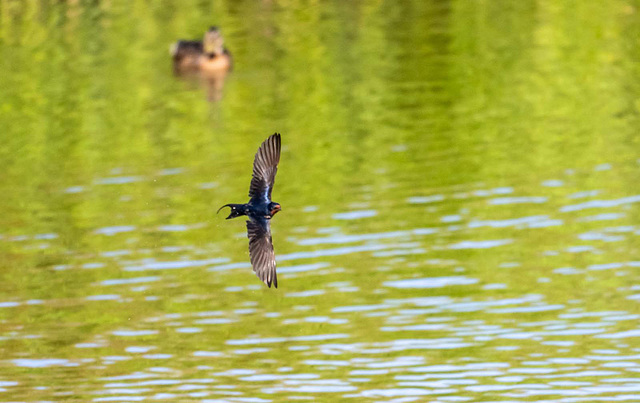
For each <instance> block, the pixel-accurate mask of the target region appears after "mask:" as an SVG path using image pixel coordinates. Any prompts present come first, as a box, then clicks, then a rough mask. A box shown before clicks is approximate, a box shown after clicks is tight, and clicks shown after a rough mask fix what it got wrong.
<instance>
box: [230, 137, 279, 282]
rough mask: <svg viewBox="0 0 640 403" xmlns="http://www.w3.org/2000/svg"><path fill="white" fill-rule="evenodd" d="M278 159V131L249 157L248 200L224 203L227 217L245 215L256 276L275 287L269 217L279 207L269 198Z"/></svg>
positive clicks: (275, 279) (274, 263) (274, 266)
mask: <svg viewBox="0 0 640 403" xmlns="http://www.w3.org/2000/svg"><path fill="white" fill-rule="evenodd" d="M278 162H280V134H279V133H275V134H273V135H272V136H270V137H269V138H268V139H266V140H265V141H264V142H263V143H262V145H260V148H258V152H257V153H256V157H255V159H254V160H253V176H252V178H251V186H250V187H249V202H248V203H245V204H225V205H224V206H222V207H220V208H219V209H218V211H220V210H222V209H223V208H225V207H229V208H230V209H231V213H230V214H229V216H228V217H227V220H228V219H230V218H236V217H240V216H243V215H246V216H247V217H248V218H249V219H248V220H247V237H248V238H249V256H250V257H251V265H252V266H253V271H254V272H255V273H256V276H258V278H259V279H260V280H262V281H263V282H264V283H265V284H266V285H267V286H268V287H269V288H271V284H272V283H273V285H274V287H275V288H278V278H277V276H276V255H275V252H274V251H273V241H272V240H271V218H273V216H274V215H276V213H277V212H278V211H280V209H281V207H280V204H279V203H276V202H274V201H272V200H271V191H272V190H273V183H274V181H275V178H276V172H277V171H278Z"/></svg>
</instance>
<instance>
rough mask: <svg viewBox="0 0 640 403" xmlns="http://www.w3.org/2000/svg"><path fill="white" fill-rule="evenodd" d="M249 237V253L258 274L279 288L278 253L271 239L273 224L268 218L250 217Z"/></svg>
mask: <svg viewBox="0 0 640 403" xmlns="http://www.w3.org/2000/svg"><path fill="white" fill-rule="evenodd" d="M247 237H248V238H249V255H250V256H251V265H252V266H253V271H254V272H255V273H256V276H258V278H259V279H260V280H262V281H264V283H265V284H266V285H267V286H269V287H271V283H273V285H274V286H275V288H278V278H277V276H276V255H275V252H274V251H273V242H272V240H271V226H270V224H269V221H268V220H266V219H253V218H252V219H250V220H248V221H247Z"/></svg>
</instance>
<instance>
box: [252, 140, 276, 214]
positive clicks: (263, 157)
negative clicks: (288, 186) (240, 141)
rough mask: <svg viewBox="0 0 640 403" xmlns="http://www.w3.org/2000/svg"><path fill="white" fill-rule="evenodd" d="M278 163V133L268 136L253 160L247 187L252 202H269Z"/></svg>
mask: <svg viewBox="0 0 640 403" xmlns="http://www.w3.org/2000/svg"><path fill="white" fill-rule="evenodd" d="M278 162H280V133H275V134H273V135H271V136H269V138H268V139H266V140H265V141H264V142H263V143H262V145H260V148H258V152H257V153H256V157H255V159H254V160H253V177H252V178H251V186H250V187H249V197H250V198H251V200H252V201H256V202H257V201H262V202H264V201H266V202H267V203H268V202H269V201H271V190H272V189H273V183H274V181H275V179H276V172H277V171H278Z"/></svg>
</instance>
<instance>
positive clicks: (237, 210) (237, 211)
mask: <svg viewBox="0 0 640 403" xmlns="http://www.w3.org/2000/svg"><path fill="white" fill-rule="evenodd" d="M225 207H229V208H230V209H231V212H230V213H229V216H228V217H227V220H228V219H230V218H236V217H240V216H242V215H246V214H247V206H246V205H244V204H225V205H224V206H222V207H220V208H219V209H218V212H220V210H222V209H223V208H225ZM218 212H216V214H217V213H218Z"/></svg>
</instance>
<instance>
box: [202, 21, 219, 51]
mask: <svg viewBox="0 0 640 403" xmlns="http://www.w3.org/2000/svg"><path fill="white" fill-rule="evenodd" d="M223 45H224V39H223V38H222V34H221V33H220V30H219V29H218V27H215V26H213V27H211V28H209V30H208V31H207V32H205V33H204V39H203V40H202V48H203V49H202V50H203V51H204V53H205V54H207V55H208V56H210V57H215V56H219V55H221V54H222V52H223V50H224V47H223Z"/></svg>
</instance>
